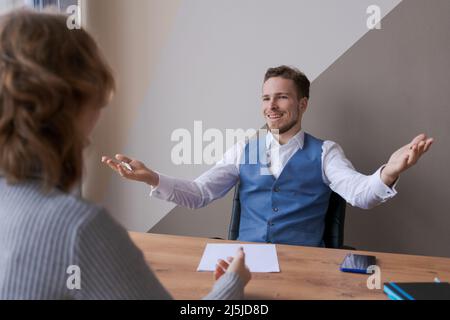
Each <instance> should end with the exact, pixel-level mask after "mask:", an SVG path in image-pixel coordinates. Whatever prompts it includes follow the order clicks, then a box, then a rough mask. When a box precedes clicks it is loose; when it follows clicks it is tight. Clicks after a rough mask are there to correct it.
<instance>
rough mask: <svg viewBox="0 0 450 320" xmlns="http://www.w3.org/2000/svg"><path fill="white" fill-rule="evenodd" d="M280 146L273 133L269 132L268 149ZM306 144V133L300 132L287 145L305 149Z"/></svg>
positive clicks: (267, 138) (267, 136)
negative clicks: (272, 146)
mask: <svg viewBox="0 0 450 320" xmlns="http://www.w3.org/2000/svg"><path fill="white" fill-rule="evenodd" d="M272 143H273V145H274V146H279V144H278V141H277V139H275V137H274V136H273V135H272V132H270V131H269V132H268V133H267V135H266V148H267V149H269V148H270V146H271V145H272ZM304 143H305V132H304V131H303V129H302V130H300V131H299V132H298V133H297V134H296V135H295V136H293V137H292V138H291V139H290V140H289V141H288V143H286V144H285V145H290V144H295V145H296V147H297V148H300V149H303V145H304Z"/></svg>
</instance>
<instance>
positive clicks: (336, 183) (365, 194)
mask: <svg viewBox="0 0 450 320" xmlns="http://www.w3.org/2000/svg"><path fill="white" fill-rule="evenodd" d="M432 143H433V139H428V138H427V137H426V136H425V135H423V134H421V135H419V136H417V137H416V138H414V139H413V140H412V141H411V142H410V143H409V144H407V145H405V146H403V147H401V148H400V149H398V150H397V151H396V152H394V153H393V154H392V155H391V157H390V159H389V161H388V163H387V164H385V165H383V166H382V167H380V168H379V169H378V170H377V171H376V172H375V173H374V174H372V175H364V174H361V173H359V172H358V171H356V170H355V168H354V167H353V165H352V163H351V162H350V161H349V160H348V159H347V158H346V157H345V154H344V151H343V150H342V148H341V147H340V146H339V145H338V144H337V143H334V142H332V141H325V143H324V146H323V159H322V164H323V177H324V182H325V183H327V184H328V185H329V186H330V188H331V189H332V190H333V191H335V192H336V193H338V194H339V195H341V196H342V197H343V198H344V199H345V200H346V201H347V202H348V203H350V204H351V205H352V206H355V207H359V208H362V209H370V208H373V207H375V206H377V205H379V204H381V203H383V202H386V201H387V200H389V199H391V198H392V197H394V196H395V195H396V193H397V192H396V191H395V189H394V185H395V183H396V181H397V180H398V178H399V175H400V173H401V172H403V171H405V170H406V169H408V168H409V167H411V166H412V165H414V164H415V163H416V162H417V161H418V159H419V158H420V156H422V155H423V154H424V153H425V152H426V151H428V149H429V148H430V146H431V144H432ZM386 169H387V170H386Z"/></svg>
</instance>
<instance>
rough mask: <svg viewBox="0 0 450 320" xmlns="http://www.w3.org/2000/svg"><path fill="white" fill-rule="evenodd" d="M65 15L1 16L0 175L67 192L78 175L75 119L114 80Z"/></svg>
mask: <svg viewBox="0 0 450 320" xmlns="http://www.w3.org/2000/svg"><path fill="white" fill-rule="evenodd" d="M66 19H67V17H66V16H64V15H59V14H54V13H38V12H34V11H28V10H19V11H13V12H11V13H9V14H7V15H5V16H2V17H0V174H1V175H2V176H4V177H5V178H6V179H7V181H8V183H20V182H23V181H25V180H28V179H30V178H31V179H33V178H38V179H40V180H41V181H42V185H43V187H44V188H45V189H47V190H50V189H52V188H54V187H58V188H60V189H62V190H63V191H69V190H70V189H71V188H72V187H73V186H74V185H75V184H76V183H77V182H79V180H80V179H81V175H82V171H83V161H82V150H83V147H84V142H85V141H84V139H85V136H84V134H83V133H82V132H79V129H78V128H77V127H78V126H77V125H76V121H75V120H76V119H77V117H78V116H79V115H80V113H81V111H83V110H84V109H85V108H101V107H103V106H104V105H106V104H107V103H108V102H109V99H110V98H111V96H112V93H113V92H114V87H115V84H114V78H113V76H112V73H111V70H110V67H109V66H108V64H107V63H106V62H105V60H104V58H103V57H102V55H101V53H100V51H99V49H98V47H97V45H96V43H95V41H94V40H93V39H92V38H91V37H90V36H89V34H88V33H87V32H86V31H84V30H82V29H74V30H69V29H68V28H67V26H66Z"/></svg>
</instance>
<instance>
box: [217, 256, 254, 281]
mask: <svg viewBox="0 0 450 320" xmlns="http://www.w3.org/2000/svg"><path fill="white" fill-rule="evenodd" d="M227 260H228V261H225V260H222V259H220V260H219V261H218V262H217V265H216V270H215V271H214V279H215V280H218V279H219V278H220V277H221V276H223V275H224V274H225V273H226V272H235V273H237V274H238V275H239V277H240V278H241V280H242V282H243V283H244V286H245V285H246V284H247V283H248V282H249V281H250V279H251V277H252V274H251V273H250V270H249V269H248V267H247V266H246V265H245V253H244V249H243V248H242V247H241V248H239V250H238V252H237V254H236V256H235V257H234V258H233V257H228V258H227Z"/></svg>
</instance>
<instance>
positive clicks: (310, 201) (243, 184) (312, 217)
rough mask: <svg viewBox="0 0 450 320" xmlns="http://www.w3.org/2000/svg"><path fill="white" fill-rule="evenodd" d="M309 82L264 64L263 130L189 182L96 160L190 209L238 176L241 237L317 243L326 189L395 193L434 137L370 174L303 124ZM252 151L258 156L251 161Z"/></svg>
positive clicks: (357, 197) (379, 196) (376, 195)
mask: <svg viewBox="0 0 450 320" xmlns="http://www.w3.org/2000/svg"><path fill="white" fill-rule="evenodd" d="M309 87H310V82H309V80H308V79H307V77H306V76H305V75H304V74H303V73H302V72H300V71H299V70H297V69H295V68H292V67H287V66H280V67H277V68H271V69H269V70H268V71H267V73H266V75H265V78H264V84H263V94H262V112H263V115H264V118H265V120H266V123H267V128H268V133H267V134H266V135H259V136H257V137H256V138H254V139H250V140H249V141H244V142H240V143H238V144H236V145H235V146H234V147H233V148H231V149H230V150H229V151H227V152H226V153H225V155H224V157H223V159H222V160H221V161H219V162H218V163H217V164H216V165H215V166H214V167H213V168H211V169H210V170H208V171H207V172H205V173H204V174H203V175H201V176H200V177H199V178H197V179H196V180H194V181H188V180H183V179H177V178H173V177H169V176H166V175H163V174H159V173H157V172H155V171H153V170H150V169H148V168H147V167H146V166H145V165H144V164H143V163H142V162H140V161H137V160H134V159H131V158H129V157H126V156H124V155H116V160H118V161H120V162H122V164H120V162H117V161H116V160H114V159H111V158H108V157H103V158H102V161H103V162H104V163H106V164H108V165H109V166H110V167H111V168H112V169H113V170H115V171H117V172H118V173H119V174H120V175H121V176H123V177H125V178H127V179H131V180H136V181H142V182H145V183H147V184H149V185H150V186H151V195H154V196H156V197H157V198H160V199H164V200H167V201H172V202H174V203H176V204H178V205H181V206H185V207H188V208H200V207H203V206H206V205H207V204H209V203H210V202H211V201H214V200H215V199H218V198H221V197H223V196H224V195H225V194H226V193H227V192H228V191H229V190H230V189H231V188H232V187H233V186H234V185H236V183H237V182H240V200H241V221H240V229H239V240H241V241H254V242H271V243H280V244H293V245H304V246H321V245H323V240H322V237H323V231H324V227H325V214H326V211H327V208H328V203H329V199H330V194H331V191H332V190H333V191H335V192H336V193H338V194H339V195H341V196H342V197H343V198H344V199H345V200H346V201H347V202H348V203H350V204H351V205H353V206H357V207H360V208H364V209H369V208H372V207H374V206H376V205H378V204H380V203H383V202H385V201H387V200H388V199H390V198H392V197H394V196H395V195H396V193H397V192H396V190H395V182H396V181H397V179H398V177H399V175H400V173H401V172H403V171H405V170H407V169H408V168H409V167H411V166H412V165H414V164H415V163H416V162H417V160H418V159H419V158H420V157H421V156H422V155H423V154H424V153H425V152H427V151H428V149H429V148H430V146H431V144H432V143H433V139H432V138H427V137H426V135H424V134H420V135H418V136H417V137H415V138H414V139H413V140H412V141H411V142H410V143H408V144H407V145H405V146H403V147H401V148H400V149H398V150H397V151H395V152H394V153H393V154H392V155H391V157H390V159H389V160H388V162H387V163H386V164H385V165H383V166H381V167H380V168H379V169H378V170H377V171H376V172H375V173H374V174H372V175H369V176H367V175H363V174H361V173H359V172H357V171H356V170H355V168H354V167H353V165H352V164H351V162H350V161H349V160H348V159H347V158H346V157H345V155H344V152H343V150H342V148H341V147H340V146H339V145H338V144H337V143H335V142H332V141H323V140H320V139H317V138H315V137H313V136H312V135H310V134H308V133H306V132H304V131H303V130H302V117H303V114H304V113H305V111H306V109H307V107H308V99H309ZM254 157H256V158H257V161H254V162H252V161H250V160H251V159H252V158H254ZM123 163H125V164H123ZM129 169H132V170H129Z"/></svg>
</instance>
